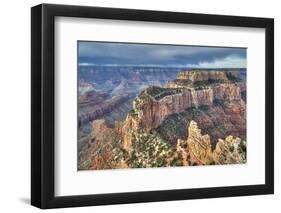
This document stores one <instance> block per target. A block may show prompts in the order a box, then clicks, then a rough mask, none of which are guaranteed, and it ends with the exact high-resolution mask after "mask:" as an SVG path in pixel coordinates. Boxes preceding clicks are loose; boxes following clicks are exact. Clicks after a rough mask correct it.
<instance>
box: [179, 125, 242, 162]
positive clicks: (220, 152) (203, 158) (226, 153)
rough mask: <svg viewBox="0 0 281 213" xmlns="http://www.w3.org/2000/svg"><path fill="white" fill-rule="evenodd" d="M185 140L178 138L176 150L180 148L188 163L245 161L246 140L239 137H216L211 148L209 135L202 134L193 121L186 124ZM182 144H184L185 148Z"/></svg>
mask: <svg viewBox="0 0 281 213" xmlns="http://www.w3.org/2000/svg"><path fill="white" fill-rule="evenodd" d="M187 131H188V138H187V140H186V141H184V140H178V143H177V147H178V148H177V150H180V149H181V152H182V153H183V156H188V157H187V158H186V159H185V160H186V161H188V162H187V163H188V164H189V165H214V164H240V163H245V162H246V142H245V141H242V140H241V139H240V138H238V137H236V138H234V137H233V136H231V135H230V136H227V137H226V138H225V140H222V139H218V142H217V144H216V147H215V149H214V150H212V147H211V142H210V136H209V135H202V133H201V129H199V128H198V125H197V123H196V122H195V121H191V122H190V124H189V126H188V130H187ZM184 144H186V146H185V148H182V147H184Z"/></svg>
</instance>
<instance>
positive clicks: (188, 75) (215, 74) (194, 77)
mask: <svg viewBox="0 0 281 213" xmlns="http://www.w3.org/2000/svg"><path fill="white" fill-rule="evenodd" d="M177 79H179V80H190V81H191V82H193V83H194V82H198V81H208V80H225V81H227V80H228V77H227V73H226V72H224V71H212V70H206V71H204V70H192V71H183V72H179V73H178V75H177Z"/></svg>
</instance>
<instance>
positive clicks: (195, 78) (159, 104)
mask: <svg viewBox="0 0 281 213" xmlns="http://www.w3.org/2000/svg"><path fill="white" fill-rule="evenodd" d="M237 75H238V74H237V73H235V72H233V73H232V74H231V75H230V74H225V72H222V71H217V72H215V71H212V72H207V71H200V72H199V71H198V72H195V71H189V72H181V73H179V75H178V79H177V80H188V81H192V82H193V83H199V86H194V85H193V84H191V85H189V84H187V85H186V86H183V85H182V84H179V82H177V81H174V82H170V83H168V84H167V85H166V88H159V87H150V88H148V89H146V90H144V91H143V92H142V93H141V94H140V95H139V96H138V97H137V98H136V99H135V101H134V102H133V111H134V114H135V115H136V116H135V117H134V119H136V122H137V123H138V126H139V127H142V128H150V129H153V128H157V127H159V126H160V124H161V123H162V121H163V120H165V118H167V116H168V115H171V114H173V113H180V112H183V111H184V110H186V109H187V108H190V107H196V108H198V107H200V106H212V105H213V104H214V101H216V100H220V101H225V100H228V101H235V100H236V101H241V100H242V97H241V87H242V86H243V85H242V84H240V83H239V82H234V79H235V80H237V81H238V77H237ZM229 76H232V78H231V81H230V79H229ZM233 76H235V77H233ZM209 80H212V81H211V82H209ZM215 80H224V81H225V83H217V82H215V83H214V82H213V81H215ZM206 81H207V82H206ZM202 82H203V83H202ZM212 82H213V83H212Z"/></svg>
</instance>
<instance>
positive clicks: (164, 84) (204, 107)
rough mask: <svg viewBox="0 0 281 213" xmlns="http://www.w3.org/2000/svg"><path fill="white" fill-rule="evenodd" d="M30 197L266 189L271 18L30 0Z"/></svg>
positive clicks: (120, 199)
mask: <svg viewBox="0 0 281 213" xmlns="http://www.w3.org/2000/svg"><path fill="white" fill-rule="evenodd" d="M31 41H32V42H31V43H32V44H31V50H32V51H31V52H32V54H31V58H32V63H31V72H32V73H31V76H32V79H31V82H32V85H31V88H32V92H31V93H32V94H31V95H32V104H31V105H32V117H31V120H32V140H31V147H32V150H31V152H32V155H31V170H32V171H31V185H32V186H31V203H32V205H34V206H37V207H40V208H58V207H74V206H88V205H105V204H121V203H136V202H152V201H168V200H181V199H197V198H214V197H226V196H243V195H259V194H272V193H273V191H274V152H273V145H274V21H273V19H270V18H255V17H238V16H222V15H209V14H191V13H177V12H164V11H146V10H129V9H113V8H101V7H85V6H66V5H50V4H42V5H38V6H35V7H33V8H32V9H31Z"/></svg>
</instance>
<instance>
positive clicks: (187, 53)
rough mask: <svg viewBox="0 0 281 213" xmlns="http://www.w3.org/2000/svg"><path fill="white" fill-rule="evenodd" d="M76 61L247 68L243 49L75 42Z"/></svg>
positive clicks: (100, 63)
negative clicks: (76, 47) (76, 46)
mask: <svg viewBox="0 0 281 213" xmlns="http://www.w3.org/2000/svg"><path fill="white" fill-rule="evenodd" d="M78 60H79V62H78V63H79V64H80V65H83V64H96V65H115V66H118V65H146V66H150V65H153V66H185V67H193V68H246V49H245V48H219V47H200V46H176V45H148V44H129V43H107V42H84V41H80V42H78Z"/></svg>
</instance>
